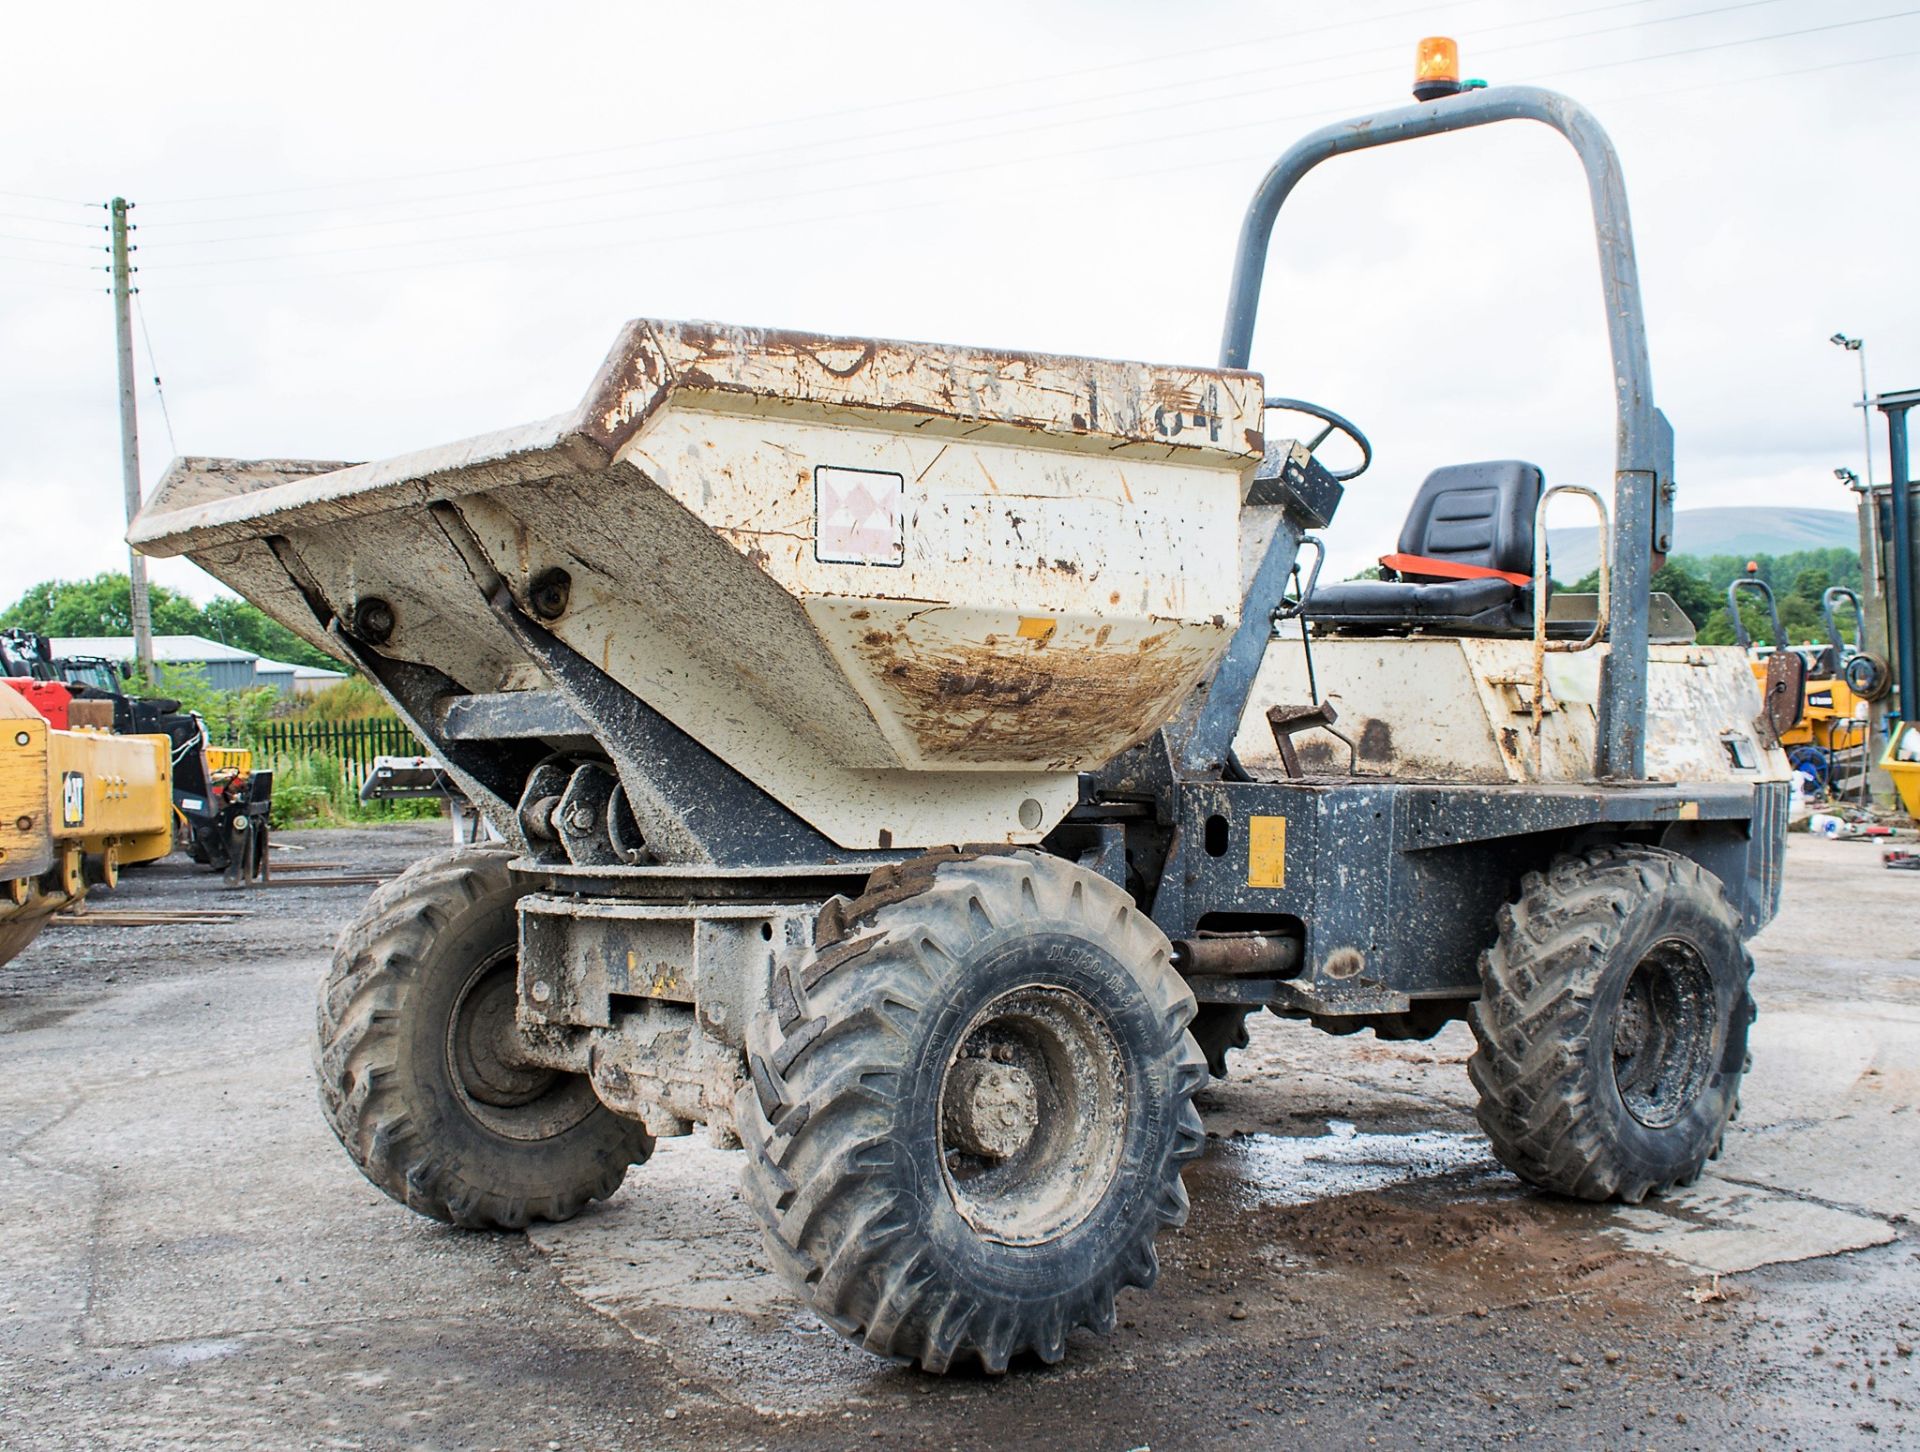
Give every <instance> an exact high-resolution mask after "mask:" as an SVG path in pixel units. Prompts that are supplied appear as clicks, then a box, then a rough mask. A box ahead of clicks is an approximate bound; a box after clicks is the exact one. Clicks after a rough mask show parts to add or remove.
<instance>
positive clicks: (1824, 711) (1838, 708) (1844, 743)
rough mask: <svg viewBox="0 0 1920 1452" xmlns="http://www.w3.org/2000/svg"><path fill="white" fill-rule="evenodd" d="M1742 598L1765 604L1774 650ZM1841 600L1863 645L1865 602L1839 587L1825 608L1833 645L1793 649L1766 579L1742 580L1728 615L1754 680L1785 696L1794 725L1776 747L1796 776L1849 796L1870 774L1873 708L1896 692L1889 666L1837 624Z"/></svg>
mask: <svg viewBox="0 0 1920 1452" xmlns="http://www.w3.org/2000/svg"><path fill="white" fill-rule="evenodd" d="M1742 590H1746V591H1750V592H1752V593H1755V594H1758V595H1759V596H1760V597H1761V600H1762V603H1764V604H1765V606H1766V610H1767V621H1768V626H1769V628H1770V629H1771V630H1772V632H1773V644H1772V645H1771V646H1768V647H1761V646H1757V645H1756V644H1755V643H1754V641H1753V638H1752V633H1751V632H1750V631H1749V630H1748V629H1747V624H1746V621H1745V620H1743V619H1742V618H1741V615H1740V592H1741V591H1742ZM1836 600H1849V601H1851V602H1852V605H1853V616H1854V627H1855V632H1856V634H1855V639H1862V638H1864V637H1863V636H1862V635H1861V634H1860V633H1859V632H1860V628H1861V626H1862V625H1863V624H1864V620H1865V617H1864V614H1863V613H1862V611H1861V608H1860V597H1859V596H1858V595H1856V594H1855V593H1854V592H1853V591H1852V590H1849V589H1847V588H1846V587H1845V586H1844V585H1836V586H1834V587H1832V588H1831V589H1829V590H1827V591H1826V592H1825V593H1824V594H1823V595H1822V596H1821V601H1820V614H1821V619H1822V620H1823V622H1824V623H1825V625H1826V630H1827V643H1826V644H1825V645H1804V646H1795V645H1789V644H1788V643H1787V637H1786V632H1785V631H1784V630H1783V628H1782V627H1781V624H1780V610H1779V606H1778V603H1777V602H1776V601H1775V600H1774V597H1773V588H1772V586H1770V585H1768V584H1767V582H1766V581H1765V580H1762V579H1761V578H1759V576H1758V575H1746V576H1742V577H1740V578H1739V579H1736V580H1734V581H1732V582H1731V583H1729V584H1728V586H1727V614H1728V616H1729V617H1730V618H1731V619H1732V621H1733V633H1734V639H1735V640H1736V641H1738V642H1739V645H1740V648H1741V649H1742V650H1744V651H1746V652H1747V654H1748V657H1749V662H1750V666H1751V669H1752V671H1753V674H1754V678H1755V679H1756V680H1758V681H1760V682H1761V683H1762V685H1763V687H1766V688H1767V689H1768V690H1769V691H1770V692H1773V691H1774V690H1775V689H1776V688H1777V691H1778V694H1779V699H1780V700H1781V702H1782V708H1781V714H1782V720H1783V721H1784V720H1786V719H1788V717H1789V716H1790V715H1791V724H1787V725H1783V726H1782V727H1781V729H1780V730H1779V731H1778V732H1777V733H1776V739H1777V741H1778V742H1779V745H1780V747H1781V748H1782V749H1783V750H1784V751H1785V752H1786V753H1787V759H1788V761H1789V762H1790V763H1791V764H1792V765H1793V767H1794V769H1795V770H1796V771H1799V772H1801V773H1803V774H1804V775H1805V776H1806V777H1808V778H1809V779H1810V780H1811V781H1812V782H1814V783H1815V784H1817V786H1818V787H1819V788H1820V789H1822V790H1825V791H1829V792H1840V791H1843V790H1847V789H1849V782H1850V780H1852V781H1858V780H1860V779H1861V777H1862V774H1863V773H1864V772H1865V771H1866V768H1867V765H1868V761H1867V752H1868V746H1869V740H1868V738H1869V736H1870V734H1871V731H1872V725H1873V723H1872V721H1871V720H1870V719H1869V717H1868V714H1867V702H1868V701H1870V700H1877V699H1878V698H1879V696H1884V695H1885V694H1886V693H1887V691H1888V690H1889V689H1890V688H1891V685H1892V681H1891V677H1890V675H1889V673H1888V671H1887V668H1886V662H1885V661H1883V660H1881V659H1880V657H1879V656H1876V655H1874V654H1872V653H1871V652H1867V651H1862V650H1859V649H1857V648H1855V647H1852V646H1849V645H1848V644H1847V643H1846V641H1845V640H1844V639H1843V638H1842V636H1841V633H1840V628H1839V626H1838V625H1837V624H1836V623H1835V621H1834V616H1833V605H1834V601H1836ZM1796 677H1797V678H1798V680H1799V686H1798V692H1797V695H1798V700H1799V709H1798V714H1797V715H1792V713H1791V712H1789V711H1788V710H1787V706H1786V703H1787V701H1788V698H1789V697H1791V696H1793V695H1794V694H1795V692H1794V687H1793V686H1792V685H1791V684H1790V682H1791V680H1792V679H1794V678H1796ZM1856 680H1857V681H1859V682H1860V684H1861V685H1862V686H1863V687H1865V688H1867V689H1868V690H1873V691H1876V692H1877V693H1878V695H1875V696H1868V695H1865V694H1863V693H1862V692H1860V691H1856V690H1855V689H1854V685H1853V682H1854V681H1856Z"/></svg>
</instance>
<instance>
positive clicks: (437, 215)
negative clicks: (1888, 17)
mask: <svg viewBox="0 0 1920 1452" xmlns="http://www.w3.org/2000/svg"><path fill="white" fill-rule="evenodd" d="M1650 3H1653V0H1614V3H1611V4H1607V5H1598V6H1590V7H1588V8H1587V9H1584V10H1574V11H1567V12H1561V13H1557V14H1553V15H1547V16H1535V17H1531V18H1528V19H1525V20H1517V21H1509V22H1505V23H1503V24H1499V25H1491V26H1486V27H1484V28H1483V29H1482V31H1481V32H1480V33H1481V34H1494V33H1497V32H1499V31H1504V30H1512V29H1516V28H1523V27H1527V26H1533V25H1540V24H1544V23H1548V22H1551V21H1564V20H1572V19H1578V18H1579V17H1581V16H1585V15H1597V14H1602V13H1607V12H1612V11H1618V10H1625V9H1635V8H1638V7H1640V6H1642V5H1646V4H1650ZM1781 3H1785V0H1735V3H1732V4H1723V5H1717V6H1711V7H1708V8H1706V9H1701V10H1691V11H1686V12H1684V13H1682V14H1678V15H1669V16H1657V17H1654V18H1652V19H1649V20H1642V21H1633V22H1630V23H1629V24H1626V25H1619V26H1607V27H1601V28H1598V29H1592V30H1584V31H1574V32H1571V33H1567V34H1560V35H1549V36H1545V37H1541V38H1538V39H1534V40H1526V41H1516V42H1513V43H1511V44H1508V45H1504V46H1492V47H1485V48H1483V49H1481V50H1480V51H1479V52H1478V53H1479V54H1483V55H1500V54H1506V53H1508V52H1510V51H1514V50H1523V49H1528V48H1532V47H1537V46H1541V45H1551V44H1559V43H1564V42H1566V41H1571V40H1585V39H1590V38H1593V37H1595V36H1600V35H1610V34H1618V33H1621V32H1625V31H1629V30H1635V29H1639V28H1642V27H1644V26H1650V25H1665V24H1672V23H1677V22H1680V21H1686V20H1694V19H1699V18H1702V17H1705V16H1712V15H1721V14H1725V13H1728V12H1730V11H1737V10H1751V9H1756V8H1759V7H1761V6H1765V5H1776V4H1781ZM1322 28H1323V29H1338V28H1340V27H1337V26H1333V27H1322ZM1302 33H1303V34H1311V33H1313V32H1302ZM1399 53H1400V47H1399V46H1397V45H1395V46H1391V47H1389V46H1383V45H1374V46H1364V47H1360V48H1358V49H1354V50H1347V51H1338V52H1334V53H1332V54H1326V55H1315V56H1312V57H1308V58H1303V59H1301V60H1296V61H1285V62H1282V63H1280V64H1279V65H1266V66H1255V67H1250V68H1246V69H1242V70H1238V71H1227V72H1222V73H1218V74H1215V75H1210V76H1204V77H1196V78H1191V79H1186V80H1175V81H1166V82H1162V83H1160V84H1157V85H1152V86H1145V87H1135V88H1133V89H1130V90H1127V91H1124V92H1106V93H1103V94H1100V95H1094V96H1086V97H1080V98H1077V99H1075V100H1072V101H1065V102H1043V103H1035V104H1033V105H1029V106H1023V107H1016V108H1013V109H1011V110H1002V111H995V112H985V113H980V114H977V115H973V116H967V117H960V118H956V119H954V120H948V121H930V122H923V123H920V124H918V125H914V126H907V127H895V128H892V129H891V130H890V132H889V136H890V137H898V136H901V135H905V134H910V133H913V132H924V131H929V130H934V131H940V130H955V129H957V128H960V127H965V126H969V125H977V124H980V123H990V122H995V121H1005V120H1009V119H1011V118H1013V117H1016V116H1031V115H1035V114H1041V113H1048V112H1057V111H1062V110H1067V109H1072V108H1076V107H1085V106H1091V105H1097V104H1099V103H1101V102H1106V101H1118V102H1120V103H1122V108H1121V109H1120V110H1119V111H1112V112H1107V113H1103V114H1100V115H1094V116H1077V117H1065V118H1062V119H1060V120H1056V121H1049V122H1043V123H1039V124H1025V125H1020V126H1015V127H1004V128H1002V129H1000V130H998V131H989V132H984V133H978V134H974V135H957V136H953V137H938V138H935V139H933V140H929V141H918V142H908V143H905V144H901V145H887V146H881V147H878V148H869V149H867V150H863V151H852V152H844V153H842V154H839V155H832V156H823V155H822V150H823V148H824V147H830V146H844V145H845V144H847V143H849V142H853V143H858V142H861V141H864V140H867V139H868V138H866V137H864V136H851V137H837V138H833V139H831V140H829V141H825V142H822V141H818V140H815V141H807V142H800V143H793V144H789V145H785V146H778V147H771V148H762V149H760V150H757V151H749V152H736V153H733V154H731V155H728V156H723V157H719V158H681V159H677V160H670V161H661V162H654V163H651V164H648V165H645V166H640V167H628V168H620V169H617V170H614V171H606V172H595V173H589V174H587V175H585V176H574V177H562V178H551V179H546V180H539V181H524V182H509V183H502V184H500V185H497V186H492V187H483V188H467V189H462V190H458V191H448V192H436V193H431V194H429V195H426V196H422V197H410V198H395V199H392V200H389V201H385V202H373V203H367V204H363V205H361V206H358V207H349V208H346V209H344V210H347V211H349V212H351V211H363V212H364V211H373V210H378V209H386V208H394V207H406V206H415V207H417V206H420V205H423V204H430V203H433V202H437V201H457V200H460V199H462V198H465V197H478V196H496V195H500V194H503V193H513V192H529V191H535V190H546V191H551V190H553V189H554V188H562V187H577V186H579V185H581V184H583V183H589V182H595V181H608V180H615V179H619V178H625V177H637V176H645V175H650V174H655V173H659V172H663V171H685V170H689V169H704V171H703V174H702V175H699V176H696V177H693V178H690V179H689V180H688V181H686V182H680V183H668V185H701V184H709V183H713V182H726V181H737V180H740V179H742V178H746V177H753V176H760V175H766V174H769V173H785V172H787V171H790V170H791V169H792V163H790V162H776V163H767V164H763V165H758V166H750V167H747V168H744V169H735V170H732V171H726V172H718V171H715V170H713V167H714V165H715V163H716V161H717V162H720V163H724V162H729V161H754V160H763V159H764V158H767V157H776V156H782V155H790V154H793V153H800V154H802V155H803V156H804V157H805V158H806V159H807V160H809V161H822V162H827V163H844V162H850V161H868V160H872V159H874V158H877V157H885V156H896V155H902V154H906V153H910V152H915V151H922V150H928V149H938V148H941V147H945V146H952V145H961V144H967V143H974V142H979V141H983V140H995V139H999V138H1003V137H1008V136H1029V135H1031V134H1033V133H1034V132H1035V131H1038V130H1047V129H1058V128H1060V127H1063V126H1079V125H1087V124H1092V123H1095V122H1099V121H1105V120H1114V119H1126V118H1131V117H1135V116H1139V115H1144V114H1153V113H1160V112H1166V111H1176V110H1186V109H1191V108H1192V107H1195V106H1214V105H1219V104H1220V103H1222V102H1225V101H1232V100H1239V99H1244V98H1246V97H1249V96H1259V95H1264V94H1265V93H1266V90H1267V87H1266V86H1264V85H1263V86H1260V87H1256V88H1250V89H1242V90H1239V91H1222V90H1220V89H1219V88H1220V86H1221V84H1222V83H1224V82H1227V81H1233V80H1241V79H1246V78H1250V77H1262V78H1267V79H1269V80H1270V79H1271V78H1273V77H1274V76H1276V75H1279V74H1284V73H1286V72H1289V71H1296V70H1308V69H1312V70H1319V69H1323V68H1324V67H1325V66H1326V65H1328V64H1330V63H1333V62H1337V61H1343V60H1355V59H1360V58H1363V57H1374V56H1382V57H1384V56H1387V55H1398V54H1399ZM1370 74H1371V72H1370V71H1349V72H1343V73H1339V74H1333V75H1315V76H1313V77H1312V78H1311V79H1309V80H1307V81H1305V82H1300V83H1297V84H1304V85H1316V86H1317V85H1330V84H1335V83H1337V82H1340V81H1345V80H1354V79H1361V78H1364V77H1365V76H1367V75H1370ZM1194 86H1203V87H1205V88H1207V89H1206V92H1205V94H1203V95H1201V96H1198V97H1194V98H1191V99H1185V100H1179V101H1172V102H1164V103H1160V104H1158V105H1152V106H1142V105H1140V104H1139V100H1140V97H1142V96H1147V95H1153V94H1156V93H1161V92H1166V91H1177V90H1184V89H1189V88H1191V87H1194ZM802 119H804V118H802ZM792 124H794V125H798V124H800V121H799V120H796V121H795V122H794V123H792ZM722 134H724V133H722ZM637 190H646V188H633V187H627V188H620V189H615V190H600V191H589V192H584V193H578V192H576V193H572V194H569V195H564V196H544V197H530V198H527V199H525V200H521V201H517V202H503V203H499V204H495V205H491V206H483V207H474V208H467V209H463V210H460V211H440V212H433V213H425V214H422V215H419V216H415V217H402V218H393V219H390V220H374V221H360V222H341V223H334V224H331V225H328V226H323V227H313V228H306V229H299V228H296V229H288V230H281V231H273V232H255V233H247V234H240V235H235V236H226V237H194V238H182V239H180V240H178V241H174V242H171V243H169V245H170V246H174V247H200V246H217V245H226V244H230V243H234V242H243V241H268V240H277V239H279V238H282V237H294V236H303V235H313V234H315V233H320V232H339V231H363V230H366V229H367V228H373V227H402V226H417V225H420V224H421V223H425V222H434V221H448V220H456V219H460V218H464V217H471V216H484V215H488V214H490V213H493V212H500V211H516V210H524V209H526V208H529V207H550V206H554V205H557V204H560V203H571V202H581V201H594V200H598V199H601V198H604V197H612V196H627V195H632V194H633V193H634V192H635V191H637ZM342 210H343V209H342V208H339V207H334V206H325V207H312V208H304V209H300V210H298V211H278V212H257V213H250V214H245V215H241V216H228V217H219V218H203V219H199V220H197V221H195V220H184V219H172V220H170V221H166V220H163V221H162V222H160V223H158V224H152V223H150V224H148V226H149V227H151V226H153V225H159V226H161V227H163V228H167V227H192V226H215V225H221V224H225V223H231V222H245V221H279V220H286V219H290V218H293V217H299V216H316V215H324V216H338V215H339V214H340V212H341V211H342ZM490 235H501V234H490ZM384 245H394V246H406V245H424V244H419V243H393V244H384Z"/></svg>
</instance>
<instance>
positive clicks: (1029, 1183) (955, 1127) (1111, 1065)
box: [938, 985, 1127, 1245]
mask: <svg viewBox="0 0 1920 1452" xmlns="http://www.w3.org/2000/svg"><path fill="white" fill-rule="evenodd" d="M1126 1083H1127V1067H1126V1062H1125V1060H1124V1058H1123V1057H1122V1055H1121V1053H1120V1046H1119V1042H1118V1041H1117V1040H1116V1038H1115V1037H1114V1034H1113V1031H1112V1030H1111V1029H1110V1028H1109V1027H1108V1026H1107V1023H1106V1021H1105V1019H1104V1018H1103V1017H1102V1016H1101V1014H1100V1013H1099V1011H1098V1010H1097V1009H1095V1008H1094V1006H1093V1005H1092V1004H1090V1003H1089V1002H1087V1000H1086V999H1084V998H1082V997H1080V995H1079V994H1077V993H1073V992H1071V991H1069V990H1067V989H1063V988H1052V987H1043V986H1040V985H1031V986H1028V987H1025V988H1016V989H1014V990H1013V991H1011V992H1009V993H1005V994H1002V995H1001V996H1000V997H998V998H996V999H994V1000H993V1002H991V1003H989V1004H988V1005H987V1006H986V1007H985V1008H983V1009H981V1011H980V1012H979V1013H977V1014H975V1015H974V1017H973V1020H972V1022H970V1023H969V1024H968V1025H967V1028H966V1031H965V1032H964V1033H963V1034H962V1035H961V1036H960V1046H959V1048H958V1049H957V1050H956V1051H955V1053H954V1054H953V1057H952V1058H951V1059H949V1060H948V1062H947V1066H946V1069H945V1071H944V1072H943V1073H942V1075H941V1079H940V1100H939V1104H940V1113H939V1130H938V1138H939V1150H940V1164H941V1173H942V1174H943V1175H944V1177H945V1179H946V1184H947V1190H948V1193H949V1194H950V1195H951V1196H952V1198H953V1203H954V1206H955V1208H956V1209H957V1210H958V1211H959V1212H960V1216H961V1218H962V1219H964V1220H965V1221H966V1222H967V1223H968V1224H969V1225H971V1226H972V1227H973V1228H974V1229H975V1230H977V1231H978V1232H979V1233H980V1234H981V1235H983V1236H985V1237H987V1238H988V1239H990V1240H997V1241H1001V1242H1003V1243H1005V1244H1008V1245H1038V1244H1041V1243H1043V1242H1045V1241H1049V1240H1055V1239H1058V1238H1059V1237H1060V1236H1062V1235H1065V1234H1067V1233H1068V1232H1069V1231H1071V1230H1072V1229H1073V1228H1074V1227H1075V1226H1077V1225H1079V1224H1080V1223H1081V1222H1083V1221H1084V1220H1086V1219H1087V1217H1088V1216H1089V1215H1091V1214H1092V1213H1093V1211H1094V1209H1095V1208H1096V1207H1097V1206H1098V1205H1099V1203H1100V1201H1101V1200H1102V1199H1103V1198H1104V1197H1105V1195H1106V1193H1107V1187H1108V1186H1109V1185H1110V1184H1112V1182H1113V1178H1114V1176H1115V1174H1117V1173H1118V1171H1119V1168H1120V1161H1121V1157H1122V1153H1123V1150H1124V1146H1125V1141H1126V1128H1127V1093H1126Z"/></svg>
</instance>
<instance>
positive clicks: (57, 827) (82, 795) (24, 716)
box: [0, 677, 172, 963]
mask: <svg viewBox="0 0 1920 1452" xmlns="http://www.w3.org/2000/svg"><path fill="white" fill-rule="evenodd" d="M15 679H22V680H31V679H33V678H32V677H17V678H15ZM169 780H170V772H169V752H168V749H167V741H166V738H165V737H157V736H116V735H113V734H111V733H109V732H106V731H102V730H97V729H76V730H67V729H65V727H64V726H63V727H56V726H54V725H53V724H52V723H51V722H49V721H48V719H47V718H46V716H44V715H43V714H42V713H41V712H40V711H39V710H38V709H36V708H35V707H34V706H33V705H32V704H30V703H29V701H28V699H27V698H26V697H24V696H22V695H21V693H20V692H19V691H17V690H15V689H13V687H12V685H11V682H10V681H9V682H8V683H5V684H0V963H6V962H8V961H9V960H11V959H12V958H13V957H14V956H15V955H16V954H17V953H19V952H20V950H21V949H22V948H24V947H26V946H27V944H28V943H30V942H32V941H33V939H34V937H35V935H36V934H38V933H39V931H40V929H41V928H43V927H45V926H46V923H47V919H48V918H50V917H51V916H53V914H54V913H55V912H57V911H59V910H60V909H61V908H69V907H77V906H78V905H79V904H80V902H81V901H82V900H83V899H84V898H85V897H86V894H87V891H88V889H89V888H94V887H107V888H111V887H113V886H114V885H115V884H116V883H117V882H118V881H119V880H120V869H121V868H123V867H127V866H131V865H133V864H135V863H139V862H150V861H152V860H153V859H155V858H157V857H164V856H166V855H167V852H168V850H169V848H170V847H171V846H172V832H171V821H170V816H171V808H170V807H169V805H168V785H169Z"/></svg>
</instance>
